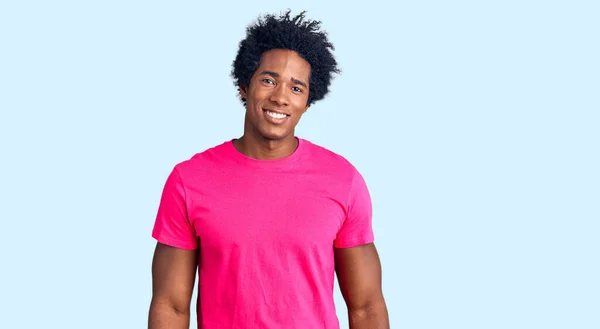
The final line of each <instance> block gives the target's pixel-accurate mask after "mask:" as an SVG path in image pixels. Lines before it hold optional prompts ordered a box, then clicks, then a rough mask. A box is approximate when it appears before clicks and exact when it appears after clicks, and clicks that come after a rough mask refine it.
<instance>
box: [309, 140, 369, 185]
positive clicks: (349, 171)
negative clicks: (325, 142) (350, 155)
mask: <svg viewBox="0 0 600 329" xmlns="http://www.w3.org/2000/svg"><path fill="white" fill-rule="evenodd" d="M302 142H303V143H304V147H305V149H306V153H307V154H308V155H309V156H310V159H311V161H313V162H315V163H316V164H317V165H318V166H320V167H322V168H329V169H332V170H333V171H335V172H336V173H339V174H343V175H344V176H349V177H350V178H353V177H354V176H355V175H357V174H358V175H360V174H359V172H358V170H357V169H356V167H355V166H354V164H352V162H350V161H349V160H348V159H347V158H346V157H344V156H343V155H341V154H339V153H337V152H335V151H333V150H331V149H329V148H327V147H324V146H322V145H318V144H315V143H313V142H311V141H309V140H306V139H302Z"/></svg>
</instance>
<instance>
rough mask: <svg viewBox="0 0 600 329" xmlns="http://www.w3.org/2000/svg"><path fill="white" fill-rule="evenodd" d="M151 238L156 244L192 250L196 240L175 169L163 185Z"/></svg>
mask: <svg viewBox="0 0 600 329" xmlns="http://www.w3.org/2000/svg"><path fill="white" fill-rule="evenodd" d="M152 237H153V238H154V239H156V240H157V241H158V242H160V243H163V244H166V245H169V246H172V247H176V248H181V249H188V250H193V249H196V248H197V247H198V239H197V237H196V233H195V230H194V227H193V225H192V224H191V223H190V221H189V218H188V212H187V206H186V202H185V188H184V186H183V182H182V180H181V177H180V175H179V173H178V171H177V167H175V168H174V169H173V171H172V172H171V173H170V174H169V177H168V178H167V181H166V183H165V185H164V188H163V191H162V196H161V199H160V204H159V206H158V213H157V215H156V221H155V222H154V229H153V230H152Z"/></svg>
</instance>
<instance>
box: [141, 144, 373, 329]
mask: <svg viewBox="0 0 600 329" xmlns="http://www.w3.org/2000/svg"><path fill="white" fill-rule="evenodd" d="M298 140H299V145H298V148H297V149H296V151H295V152H294V153H293V154H291V155H290V156H288V157H286V158H283V159H279V160H257V159H253V158H249V157H247V156H245V155H243V154H242V153H240V152H238V151H237V150H236V149H235V147H234V146H233V142H232V141H227V142H225V143H223V144H221V145H218V146H215V147H213V148H210V149H208V150H206V151H204V152H201V153H198V154H196V155H194V156H193V157H192V158H191V159H189V160H186V161H183V162H181V163H179V164H177V165H176V166H175V168H174V169H173V171H172V172H171V174H170V175H169V177H168V179H167V181H166V184H165V187H164V190H163V194H162V198H161V202H160V206H159V209H158V215H157V218H156V222H155V225H154V229H153V232H152V236H153V237H154V238H155V239H157V240H158V241H159V242H161V243H164V244H167V245H171V246H174V247H178V248H183V249H196V248H199V249H200V257H199V262H198V275H199V278H198V306H197V313H198V328H201V329H225V328H227V329H234V328H239V329H249V328H253V329H254V328H261V329H282V328H285V329H317V328H319V329H338V328H339V322H338V318H337V316H336V311H335V305H334V299H333V291H334V268H335V265H334V253H333V252H334V247H336V248H348V247H353V246H358V245H362V244H367V243H370V242H373V230H372V227H371V199H370V196H369V192H368V190H367V186H366V184H365V181H364V180H363V177H362V176H361V175H360V174H359V172H358V171H357V170H356V169H355V167H354V166H353V165H351V164H350V163H349V162H348V161H347V160H345V159H344V158H343V157H341V156H339V155H337V154H335V153H333V152H331V151H328V150H327V149H325V148H323V147H320V146H317V145H315V144H313V143H311V142H309V141H307V140H304V139H300V138H299V139H298Z"/></svg>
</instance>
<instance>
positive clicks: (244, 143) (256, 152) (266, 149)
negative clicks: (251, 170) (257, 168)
mask: <svg viewBox="0 0 600 329" xmlns="http://www.w3.org/2000/svg"><path fill="white" fill-rule="evenodd" d="M233 145H234V146H235V148H236V149H237V150H238V151H239V152H240V153H242V154H244V155H246V156H248V157H250V158H254V159H258V160H277V159H282V158H285V157H287V156H289V155H291V154H292V153H294V151H295V150H296V148H297V147H298V140H297V139H296V137H294V135H293V134H292V135H290V136H289V137H286V138H284V139H281V140H269V139H266V138H264V137H262V136H260V137H256V136H253V135H251V134H244V135H243V136H242V137H240V138H238V139H236V140H234V141H233Z"/></svg>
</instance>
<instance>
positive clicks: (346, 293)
mask: <svg viewBox="0 0 600 329" xmlns="http://www.w3.org/2000/svg"><path fill="white" fill-rule="evenodd" d="M335 267H336V274H337V277H338V282H339V285H340V290H341V292H342V295H343V297H344V300H345V301H346V304H347V306H348V308H349V309H361V308H365V307H368V306H369V305H371V304H373V303H378V302H380V301H381V300H382V299H383V294H382V291H381V262H380V259H379V254H378V252H377V249H376V248H375V245H374V244H373V243H369V244H364V245H361V246H357V247H351V248H335Z"/></svg>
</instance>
